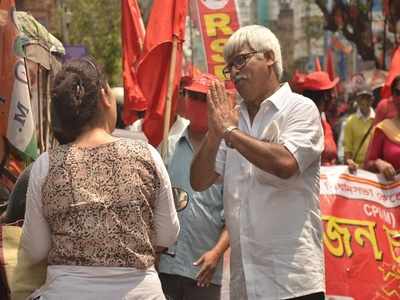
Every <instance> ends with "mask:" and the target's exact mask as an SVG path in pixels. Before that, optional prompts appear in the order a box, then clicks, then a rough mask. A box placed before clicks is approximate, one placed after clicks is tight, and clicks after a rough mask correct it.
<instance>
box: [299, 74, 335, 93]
mask: <svg viewBox="0 0 400 300" xmlns="http://www.w3.org/2000/svg"><path fill="white" fill-rule="evenodd" d="M338 82H339V78H338V77H336V78H335V79H334V80H330V79H329V74H328V73H326V72H323V71H317V72H312V73H310V74H308V75H307V76H306V77H305V78H304V81H303V82H302V84H301V88H302V89H303V90H311V91H323V90H330V89H331V88H334V87H335V86H336V85H337V83H338Z"/></svg>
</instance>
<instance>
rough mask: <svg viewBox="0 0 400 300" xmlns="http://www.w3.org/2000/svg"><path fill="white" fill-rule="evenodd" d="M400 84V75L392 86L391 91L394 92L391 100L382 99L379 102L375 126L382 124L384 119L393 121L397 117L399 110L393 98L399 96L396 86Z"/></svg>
mask: <svg viewBox="0 0 400 300" xmlns="http://www.w3.org/2000/svg"><path fill="white" fill-rule="evenodd" d="M399 82H400V75H398V76H396V77H395V78H394V79H393V81H392V84H391V85H390V90H391V91H392V96H391V97H389V98H385V99H382V100H381V101H379V103H378V106H377V107H376V110H375V111H376V116H375V120H374V125H376V124H378V123H380V122H381V121H383V120H384V119H393V118H394V117H396V116H397V109H396V105H395V103H394V101H393V97H398V96H400V94H399V95H395V94H394V92H397V91H396V88H395V87H396V86H397V84H398V83H399Z"/></svg>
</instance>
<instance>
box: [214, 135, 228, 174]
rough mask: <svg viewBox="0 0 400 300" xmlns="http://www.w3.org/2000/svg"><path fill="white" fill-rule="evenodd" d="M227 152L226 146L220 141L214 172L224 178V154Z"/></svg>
mask: <svg viewBox="0 0 400 300" xmlns="http://www.w3.org/2000/svg"><path fill="white" fill-rule="evenodd" d="M227 151H228V146H227V145H226V144H225V141H224V140H222V141H221V143H220V144H219V148H218V152H217V156H216V158H215V172H216V173H217V174H219V175H220V176H221V178H222V177H223V176H224V171H225V161H226V152H227Z"/></svg>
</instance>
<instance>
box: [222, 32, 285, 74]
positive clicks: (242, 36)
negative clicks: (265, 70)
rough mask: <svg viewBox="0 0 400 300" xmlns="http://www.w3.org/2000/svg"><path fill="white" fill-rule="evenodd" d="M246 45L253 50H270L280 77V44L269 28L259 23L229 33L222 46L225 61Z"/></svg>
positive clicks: (281, 69) (281, 70)
mask: <svg viewBox="0 0 400 300" xmlns="http://www.w3.org/2000/svg"><path fill="white" fill-rule="evenodd" d="M246 46H247V47H249V48H250V49H252V50H254V51H264V52H268V51H272V52H273V54H274V59H275V64H274V66H275V71H276V73H277V76H278V78H279V79H280V78H281V76H282V72H283V68H282V54H281V45H280V43H279V40H278V39H277V37H276V36H275V34H274V33H273V32H272V31H271V30H269V29H268V28H267V27H264V26H261V25H249V26H244V27H241V28H239V29H238V30H237V31H236V32H235V33H234V34H232V35H231V37H230V38H229V39H228V41H227V42H226V44H225V46H224V58H225V61H230V60H231V59H232V58H233V57H234V56H235V55H236V54H237V53H239V52H240V50H242V49H243V47H246Z"/></svg>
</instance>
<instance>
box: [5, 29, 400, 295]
mask: <svg viewBox="0 0 400 300" xmlns="http://www.w3.org/2000/svg"><path fill="white" fill-rule="evenodd" d="M224 58H225V61H226V62H227V65H226V67H225V69H224V72H223V73H224V74H225V76H226V77H227V79H230V80H232V82H233V83H234V86H235V88H236V91H237V93H238V94H239V96H238V97H237V99H234V97H232V95H233V93H232V91H231V90H226V88H225V85H224V84H223V83H222V82H221V81H220V80H218V79H217V78H216V77H214V76H212V75H210V74H200V75H196V76H195V77H194V78H190V79H189V80H185V82H184V84H182V88H181V94H180V98H179V104H178V106H179V107H180V108H179V112H180V115H178V116H177V117H176V119H175V120H174V124H173V126H172V128H171V131H170V134H169V137H168V141H167V144H168V151H167V152H166V153H167V155H166V156H163V157H161V156H160V154H159V153H158V151H157V149H155V148H154V147H152V146H151V145H149V144H148V143H147V142H146V141H144V140H141V139H127V138H121V137H118V136H116V134H113V133H114V132H115V127H116V123H117V118H118V116H117V115H118V112H117V110H118V109H117V100H116V98H115V96H114V94H113V92H112V90H111V88H110V87H109V85H108V83H107V80H106V78H105V76H104V74H103V72H102V70H101V68H100V67H99V66H98V65H97V64H96V62H95V60H94V59H91V58H83V59H78V60H72V61H69V62H67V63H65V64H64V65H63V68H62V70H61V71H60V72H59V73H58V74H57V75H56V77H55V79H54V83H53V85H52V114H53V115H54V116H55V119H56V120H57V122H54V124H52V126H53V131H54V135H55V137H56V138H57V140H58V142H59V145H58V146H56V147H54V148H52V149H51V150H49V151H48V152H45V153H43V154H42V155H40V156H39V158H38V159H37V160H36V161H35V162H34V163H33V164H32V165H31V166H30V167H29V168H27V169H26V171H25V172H24V173H23V174H22V175H21V177H20V179H19V180H18V182H17V184H16V188H15V189H14V191H15V192H14V193H13V194H12V197H14V198H18V199H23V201H22V203H23V202H25V197H24V196H25V195H26V207H25V206H24V203H23V204H20V202H21V200H19V202H17V201H10V202H13V203H14V205H10V206H9V209H8V211H7V212H6V213H5V214H4V215H3V216H2V222H4V223H10V222H13V221H15V220H16V219H18V217H16V216H15V214H17V215H18V213H15V209H14V208H15V207H16V205H15V203H18V205H19V206H18V207H20V209H19V210H18V211H19V212H20V213H21V211H22V212H23V213H24V223H23V227H22V236H21V248H22V249H23V250H24V251H25V252H26V253H27V254H28V255H29V256H30V259H32V261H33V262H40V261H43V260H45V261H46V262H47V277H46V281H45V282H44V283H43V285H42V286H41V287H40V288H38V289H37V290H36V291H34V293H33V294H32V295H31V296H30V298H29V299H46V300H52V299H77V300H79V299H82V300H83V299H85V300H87V299H89V300H90V299H96V300H97V299H146V300H147V299H168V300H185V299H220V295H221V280H222V261H223V255H224V253H225V251H226V250H227V249H228V248H229V247H230V249H231V251H230V299H233V300H236V299H237V300H242V299H270V300H280V299H298V300H318V299H324V298H325V278H324V276H325V274H324V257H323V244H322V223H321V213H320V207H319V174H320V166H321V165H325V166H332V165H336V164H346V165H348V169H349V172H351V173H356V172H357V170H358V169H360V168H363V169H366V170H369V171H372V172H375V173H379V174H382V175H383V176H384V178H385V179H386V180H394V179H395V176H396V174H397V172H398V171H399V170H400V159H399V157H400V114H399V112H400V76H399V77H396V78H395V80H394V81H393V83H392V85H391V92H392V97H391V98H390V99H384V100H381V101H380V102H379V104H378V106H377V107H376V109H375V110H374V108H373V107H372V103H373V94H372V91H371V89H370V88H369V87H368V86H367V85H363V86H362V87H361V88H360V89H358V90H357V91H355V92H354V99H353V100H354V101H353V102H351V103H350V104H349V105H348V106H349V109H348V112H347V115H346V116H345V117H343V116H338V115H336V116H335V117H334V118H332V113H331V107H332V106H334V104H333V102H334V101H335V98H336V96H337V86H338V83H339V79H337V78H329V75H328V74H327V73H326V72H323V71H316V72H312V73H310V74H308V75H306V76H305V77H304V78H302V79H301V80H298V81H297V82H291V84H290V85H289V84H288V83H282V82H281V76H282V73H283V67H282V55H281V47H280V43H279V40H278V39H277V38H276V36H275V35H274V34H273V33H272V32H271V31H270V30H269V29H268V28H266V27H264V26H259V25H252V26H245V27H242V28H240V29H239V30H238V31H236V32H235V33H234V34H233V35H232V36H231V37H230V38H229V40H228V41H227V42H226V44H225V47H224ZM186 79H187V78H186ZM339 117H341V118H339ZM339 119H340V120H341V122H339V121H338V120H339ZM332 120H337V121H336V123H338V124H339V126H337V124H336V123H333V122H332ZM336 127H339V130H338V132H337V133H335V130H333V129H332V128H336ZM131 130H133V129H132V127H131ZM134 130H140V126H136V127H134ZM165 142H166V141H164V143H165ZM340 149H343V150H342V151H343V158H340V156H341V155H340ZM182 199H184V205H183V206H179V205H178V204H177V203H178V201H181V200H182ZM178 206H179V207H178ZM21 207H22V208H21ZM13 211H14V213H12V212H13Z"/></svg>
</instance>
